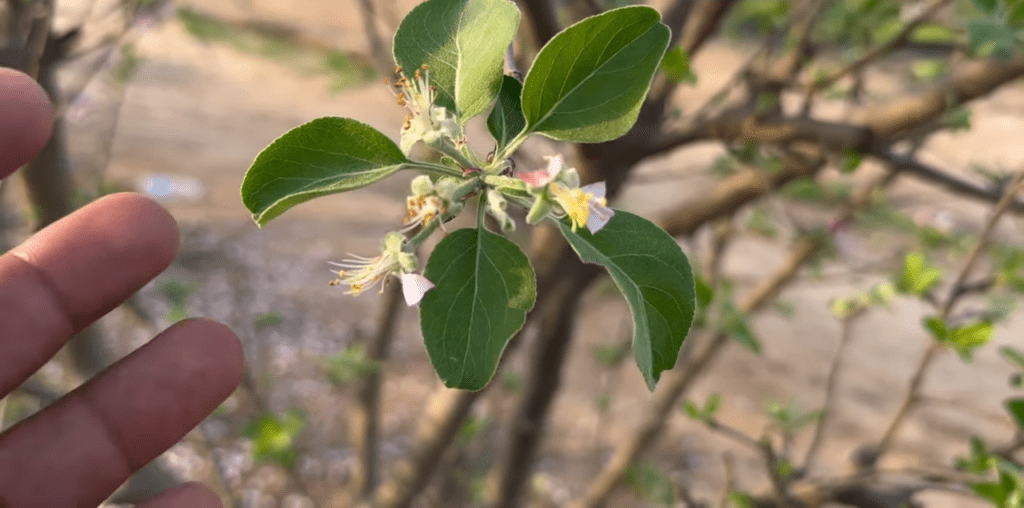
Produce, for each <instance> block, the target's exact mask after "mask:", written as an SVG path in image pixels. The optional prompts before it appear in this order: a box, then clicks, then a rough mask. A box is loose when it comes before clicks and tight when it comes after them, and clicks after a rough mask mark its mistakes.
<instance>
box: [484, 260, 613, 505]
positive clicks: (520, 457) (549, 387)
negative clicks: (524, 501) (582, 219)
mask: <svg viewBox="0 0 1024 508" xmlns="http://www.w3.org/2000/svg"><path fill="white" fill-rule="evenodd" d="M559 271H560V272H561V273H562V277H563V279H562V283H561V284H559V286H557V287H556V288H553V289H552V291H553V292H554V293H555V294H554V295H553V296H552V297H551V298H549V299H548V303H547V305H546V306H545V308H543V309H541V315H540V319H539V321H540V322H539V328H538V329H539V330H540V334H539V335H538V337H537V351H536V352H535V353H534V356H533V359H532V364H531V367H530V373H529V375H528V381H527V386H526V391H525V393H524V394H523V398H522V400H521V402H520V404H519V406H518V408H517V410H516V413H515V416H514V417H513V418H512V423H511V425H510V432H509V434H510V435H509V438H508V441H507V443H506V445H505V449H504V450H505V451H504V456H503V458H502V460H501V461H500V462H499V463H498V465H497V466H496V467H495V468H494V469H493V470H492V474H491V475H490V477H489V478H488V484H489V487H490V488H489V489H488V490H489V491H490V492H489V496H490V497H491V499H490V501H491V503H490V504H491V506H495V507H498V508H514V507H517V506H519V505H520V497H521V495H522V492H523V485H524V484H525V483H526V480H527V479H528V478H529V477H530V475H531V471H532V466H533V462H534V458H535V456H536V453H537V447H538V445H539V443H540V439H541V437H542V436H543V434H544V430H545V427H546V423H547V420H548V412H549V411H550V409H551V403H552V402H553V401H554V398H555V394H556V393H557V392H558V389H559V388H560V387H561V381H562V373H563V371H564V370H565V369H564V364H565V359H566V355H567V353H568V351H569V345H570V344H571V343H572V338H573V327H574V323H575V321H576V310H577V306H578V305H579V301H580V299H581V298H582V296H583V294H584V293H585V289H586V288H587V286H589V285H590V283H591V282H593V281H594V280H595V279H596V278H597V275H598V274H600V271H599V270H598V268H597V267H596V266H595V265H584V264H583V263H582V262H581V261H579V260H578V259H577V260H573V262H572V264H571V266H570V267H565V269H561V270H559Z"/></svg>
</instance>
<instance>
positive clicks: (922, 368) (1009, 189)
mask: <svg viewBox="0 0 1024 508" xmlns="http://www.w3.org/2000/svg"><path fill="white" fill-rule="evenodd" d="M1022 182H1024V171H1020V172H1018V173H1017V174H1016V175H1014V177H1013V180H1012V181H1011V182H1010V183H1009V184H1008V185H1007V186H1006V192H1005V193H1004V194H1003V197H1002V199H1000V200H999V203H998V204H996V207H995V209H994V210H993V212H992V216H991V217H989V219H988V222H986V223H985V226H984V228H983V229H982V231H981V235H980V236H979V237H978V243H977V244H976V245H975V246H974V249H972V250H971V253H970V254H968V255H967V260H966V261H965V262H964V266H963V268H962V269H961V270H960V273H959V274H957V277H956V279H955V280H954V282H953V286H952V287H951V289H950V292H949V296H948V297H947V298H946V300H945V301H944V302H943V303H942V307H941V310H940V313H939V319H942V320H945V319H946V318H948V317H949V314H950V311H952V309H953V306H954V305H956V302H957V300H958V299H959V297H960V295H961V294H962V293H961V290H960V286H962V285H963V284H964V281H966V280H967V277H968V276H969V275H970V272H971V269H972V268H973V267H974V263H975V262H976V261H977V260H978V257H979V256H980V255H981V253H982V251H984V249H985V247H986V246H987V244H988V240H989V237H990V236H991V234H992V231H993V230H994V229H995V227H996V224H997V223H998V222H999V218H1000V217H1002V215H1003V213H1005V212H1006V210H1007V208H1008V207H1009V205H1010V203H1011V202H1013V201H1014V196H1015V195H1016V193H1017V191H1018V190H1020V188H1021V187H1022ZM942 350H943V344H942V343H941V342H939V341H933V342H932V343H931V344H929V346H928V349H926V350H925V353H924V356H922V357H921V361H920V362H919V363H918V365H917V368H916V369H915V370H914V374H913V376H912V377H911V379H910V387H909V389H908V390H907V395H906V397H905V398H904V399H903V402H902V403H901V404H900V408H899V410H898V411H897V412H896V416H894V417H893V419H892V422H891V423H890V424H889V426H888V428H887V429H886V431H885V433H884V434H883V435H882V439H881V440H880V441H879V443H878V445H877V447H876V449H875V453H874V454H873V457H874V460H873V461H872V462H871V463H870V464H869V465H871V466H874V464H876V463H877V461H878V459H880V458H881V457H882V455H884V454H885V453H886V452H888V451H889V449H890V448H891V447H892V443H893V440H894V439H895V438H896V433H897V431H899V429H900V427H901V426H902V425H903V423H904V421H906V418H907V415H908V414H910V412H911V410H913V409H914V408H915V407H916V406H917V404H918V402H920V397H921V393H920V392H921V386H922V385H923V384H924V380H925V376H926V374H927V373H928V370H929V368H930V367H931V365H932V363H933V362H934V361H935V358H936V357H937V356H938V354H939V353H940V352H941V351H942Z"/></svg>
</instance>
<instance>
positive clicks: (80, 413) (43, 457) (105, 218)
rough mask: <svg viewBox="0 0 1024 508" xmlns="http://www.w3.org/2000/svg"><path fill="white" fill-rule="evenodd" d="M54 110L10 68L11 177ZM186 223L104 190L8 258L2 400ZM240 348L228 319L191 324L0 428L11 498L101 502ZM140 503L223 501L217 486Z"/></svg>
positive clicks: (1, 307)
mask: <svg viewBox="0 0 1024 508" xmlns="http://www.w3.org/2000/svg"><path fill="white" fill-rule="evenodd" d="M51 119H52V112H51V109H50V105H49V102H48V101H47V99H46V96H45V94H44V93H43V91H42V90H41V89H40V88H39V87H38V86H37V85H36V84H35V83H34V82H32V80H31V79H29V78H28V77H27V76H25V75H23V74H20V73H16V72H13V71H10V70H7V69H3V68H0V178H3V177H6V176H7V175H8V174H10V173H11V172H13V171H14V170H15V169H16V168H17V167H19V166H20V165H22V164H24V163H26V162H28V161H29V160H30V159H31V158H32V157H33V156H34V154H35V153H37V152H38V151H39V150H40V149H41V148H42V146H43V145H44V143H45V141H46V138H47V137H48V136H49V132H50V125H51V121H52V120H51ZM177 247H178V230H177V226H176V225H175V223H174V219H172V218H171V216H170V215H169V214H168V213H167V212H166V211H164V210H163V209H162V208H161V207H160V206H159V205H157V204H156V203H154V202H153V201H150V200H148V199H146V198H143V197H141V196H138V195H134V194H115V195H111V196H107V197H104V198H102V199H99V200H97V201H96V202H94V203H92V204H90V205H88V206H86V207H84V208H82V209H81V210H79V211H77V212H75V213H74V214H72V215H71V216H69V217H66V218H64V219H63V220H60V221H58V222H56V223H54V224H52V225H51V226H49V227H47V228H46V229H44V230H43V231H41V232H39V233H38V234H36V235H35V236H33V237H32V238H31V239H29V240H28V241H26V242H25V243H23V244H21V245H20V246H18V247H15V248H14V249H12V250H11V251H10V252H8V253H6V254H3V255H2V256H0V397H3V396H5V395H6V394H8V393H10V392H11V391H12V390H14V389H15V388H17V387H18V386H19V385H20V384H21V383H22V382H23V381H24V380H25V379H26V378H28V377H29V376H30V375H32V373H33V372H35V371H36V370H38V369H39V368H40V367H41V366H42V365H43V364H44V363H46V361H47V360H48V359H49V358H50V357H51V356H53V355H54V354H55V353H56V352H57V350H58V349H60V347H61V346H62V345H63V344H64V342H65V341H67V340H68V338H69V337H70V336H71V335H72V334H73V333H75V332H77V331H78V330H81V329H82V328H84V327H86V326H88V325H89V324H90V323H92V322H93V321H95V320H96V319H98V318H99V317H101V316H103V315H104V314H106V313H107V312H109V311H111V310H112V309H114V308H115V307H116V306H117V305H118V304H119V303H121V302H122V301H123V300H124V299H125V298H127V297H128V296H129V295H131V294H132V293H134V292H135V291H136V290H138V289H139V288H140V287H142V286H143V285H144V284H145V283H146V282H147V281H149V280H150V279H152V278H153V277H155V276H156V275H158V274H159V273H160V272H162V271H163V270H164V268H166V267H167V265H168V264H170V262H171V260H172V259H173V258H174V255H175V252H176V251H177ZM242 368H243V367H242V352H241V347H240V345H239V343H238V339H237V338H236V337H235V335H234V334H233V333H232V332H231V331H230V330H229V329H228V328H227V327H225V326H224V325H221V324H218V323H216V322H213V321H208V320H188V321H184V322H182V323H178V324H177V325H175V326H172V327H171V328H169V329H168V330H166V331H164V332H163V333H161V334H159V335H157V336H156V338H154V339H153V340H152V341H150V342H149V343H148V344H146V345H145V346H142V347H141V348H139V349H138V350H136V351H134V352H133V353H132V354H130V355H128V356H127V357H126V358H124V359H123V360H121V361H119V362H117V363H116V364H114V365H113V366H111V367H110V368H108V369H107V370H105V371H104V372H102V373H100V374H99V375H97V376H96V377H95V378H93V379H91V380H89V381H88V382H86V383H85V384H84V385H82V386H81V387H80V388H78V389H76V390H74V391H72V392H71V393H69V394H68V395H66V396H65V397H63V398H61V399H60V400H59V401H57V402H55V403H54V404H53V405H51V406H49V407H47V408H46V409H44V410H42V411H40V412H39V413H38V414H35V415H33V416H32V417H30V418H28V419H26V420H24V421H22V422H20V423H18V424H17V425H15V426H14V427H12V428H11V429H9V430H8V431H6V432H4V433H2V434H0V507H3V508H34V507H40V508H42V507H45V508H58V507H94V506H96V505H98V504H99V503H101V502H102V501H103V500H104V499H106V498H107V496H109V495H110V494H111V493H112V492H113V491H114V490H115V489H116V488H117V487H118V486H120V485H121V483H122V482H124V481H125V480H126V479H127V478H128V477H129V476H131V474H132V473H133V472H134V471H136V470H138V469H139V468H140V467H142V466H143V465H145V464H146V463H147V462H149V461H150V460H152V459H153V458H155V457H156V456H158V455H159V454H160V453H162V452H163V451H164V450H166V449H167V448H169V447H170V446H172V445H173V444H174V443H176V442H177V441H178V440H179V439H181V437H182V436H184V435H185V434H186V433H188V432H189V430H191V429H192V428H193V427H195V426H196V425H197V424H198V423H199V422H200V421H201V420H202V419H203V418H204V417H206V416H207V415H208V414H209V413H210V412H211V411H213V410H214V409H215V408H216V407H217V405H218V404H219V403H220V402H221V401H223V400H224V399H225V398H226V397H227V396H228V395H229V394H231V392H232V391H233V390H234V389H235V387H236V386H238V384H239V382H240V381H241V377H242ZM138 506H139V507H140V508H164V507H174V506H179V507H189V508H192V507H213V506H220V503H219V501H218V499H217V497H216V496H215V495H214V494H213V493H212V492H211V491H210V490H209V489H207V488H206V487H203V486H202V485H199V484H196V483H189V484H185V485H182V486H180V487H177V488H174V489H170V490H168V491H166V492H164V493H163V494H161V495H160V496H159V497H157V498H156V499H153V500H151V501H148V502H146V503H143V504H140V505H138Z"/></svg>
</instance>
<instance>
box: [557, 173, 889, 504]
mask: <svg viewBox="0 0 1024 508" xmlns="http://www.w3.org/2000/svg"><path fill="white" fill-rule="evenodd" d="M891 181H892V177H891V173H890V174H889V175H886V176H884V177H882V178H880V179H879V180H876V181H875V182H872V183H871V184H869V185H867V186H865V187H864V189H862V190H861V191H860V192H859V193H858V194H857V195H856V196H855V197H854V198H853V199H851V200H850V201H849V202H848V203H846V205H845V206H843V207H842V211H841V212H840V216H839V218H838V219H837V221H838V222H845V221H847V220H850V218H851V217H853V213H854V211H855V210H857V209H858V208H859V207H861V206H864V205H865V204H867V203H868V202H870V198H871V195H872V193H873V192H874V190H875V189H876V188H878V187H879V186H883V185H887V184H888V183H889V182H891ZM661 225H662V227H665V224H661ZM816 251H817V245H816V244H815V242H813V241H812V240H810V239H806V238H805V239H802V240H800V241H798V242H797V243H796V244H795V245H794V247H793V249H792V251H791V253H790V257H789V259H788V260H787V261H786V263H785V264H783V266H781V267H780V268H779V269H778V270H777V271H776V272H775V273H774V274H773V275H772V276H771V277H770V278H768V279H766V280H765V281H763V282H762V283H761V284H760V285H759V286H758V287H756V288H754V290H753V291H751V292H750V293H749V294H747V295H746V296H745V297H744V299H743V301H742V302H741V303H740V308H741V309H742V310H743V311H745V312H754V311H757V310H759V309H761V308H762V307H763V306H764V305H765V304H766V303H768V301H769V300H770V299H771V297H772V296H774V295H775V294H776V293H777V292H778V291H779V290H780V289H781V288H782V287H783V286H785V285H786V284H788V283H789V282H790V281H792V280H793V278H794V277H795V276H796V273H797V271H798V270H799V269H800V267H801V266H803V264H804V263H805V262H806V261H807V260H808V259H810V257H811V255H812V254H813V253H814V252H816ZM705 339H706V340H707V342H708V344H707V346H706V347H704V349H703V351H702V352H701V353H700V354H699V355H697V356H696V357H694V358H693V359H692V360H689V361H685V362H679V363H677V364H676V367H675V368H673V369H672V370H670V371H668V372H666V373H665V375H664V376H662V379H661V382H660V384H659V386H658V390H657V391H656V392H655V394H654V397H653V398H652V400H651V402H650V404H649V405H648V406H647V409H646V411H645V412H644V415H643V416H642V417H641V421H640V424H639V426H638V427H637V428H636V430H635V431H634V432H633V434H632V435H630V436H629V438H628V439H626V440H625V441H622V442H621V444H620V445H619V447H618V448H616V449H615V451H614V452H613V454H612V456H611V457H610V458H609V459H608V461H607V462H606V463H605V465H604V468H603V469H602V470H601V472H600V473H598V475H597V477H596V478H595V479H594V480H593V481H592V482H591V483H590V485H589V486H588V487H587V489H586V491H585V493H584V494H583V496H582V497H581V498H580V499H577V500H575V501H573V502H572V503H570V504H569V505H568V506H569V507H570V508H595V507H597V506H599V505H601V504H602V503H604V501H605V499H607V497H608V495H609V494H611V492H612V489H614V488H615V486H617V485H618V484H619V482H620V481H622V473H623V472H624V471H625V470H626V468H627V467H629V465H630V464H632V463H633V462H634V461H635V460H636V458H637V457H638V456H639V455H640V453H642V452H643V451H644V450H646V449H647V447H648V446H650V445H651V444H652V443H653V442H654V440H655V439H656V438H657V437H658V434H660V432H661V430H662V429H663V428H664V422H665V419H666V417H667V416H668V414H669V411H671V410H672V408H673V407H674V406H675V403H676V400H678V399H679V397H680V396H682V394H683V393H684V392H685V391H686V390H687V389H688V388H689V387H690V386H691V385H692V384H693V382H694V381H695V380H697V379H698V378H699V377H700V376H701V374H703V373H704V372H705V371H706V370H707V369H708V368H710V366H711V364H712V363H713V361H714V360H715V359H716V358H717V357H718V355H719V354H720V353H721V352H722V351H723V350H724V349H725V346H726V345H727V344H728V343H729V338H728V337H727V336H726V335H725V334H722V333H716V334H711V335H706V336H704V337H701V338H698V337H691V338H689V339H687V340H689V341H694V340H699V342H705Z"/></svg>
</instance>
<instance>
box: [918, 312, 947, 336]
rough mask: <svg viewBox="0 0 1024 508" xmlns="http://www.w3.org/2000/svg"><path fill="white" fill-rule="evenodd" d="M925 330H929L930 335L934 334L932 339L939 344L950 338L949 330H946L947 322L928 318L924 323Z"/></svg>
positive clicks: (933, 317)
mask: <svg viewBox="0 0 1024 508" xmlns="http://www.w3.org/2000/svg"><path fill="white" fill-rule="evenodd" d="M922 324H923V325H924V329H925V330H928V333H930V334H932V337H933V338H934V339H935V340H937V341H939V342H946V339H948V338H949V330H948V329H947V328H946V322H945V321H943V320H941V319H939V318H937V317H935V316H932V317H926V318H924V320H923V321H922Z"/></svg>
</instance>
